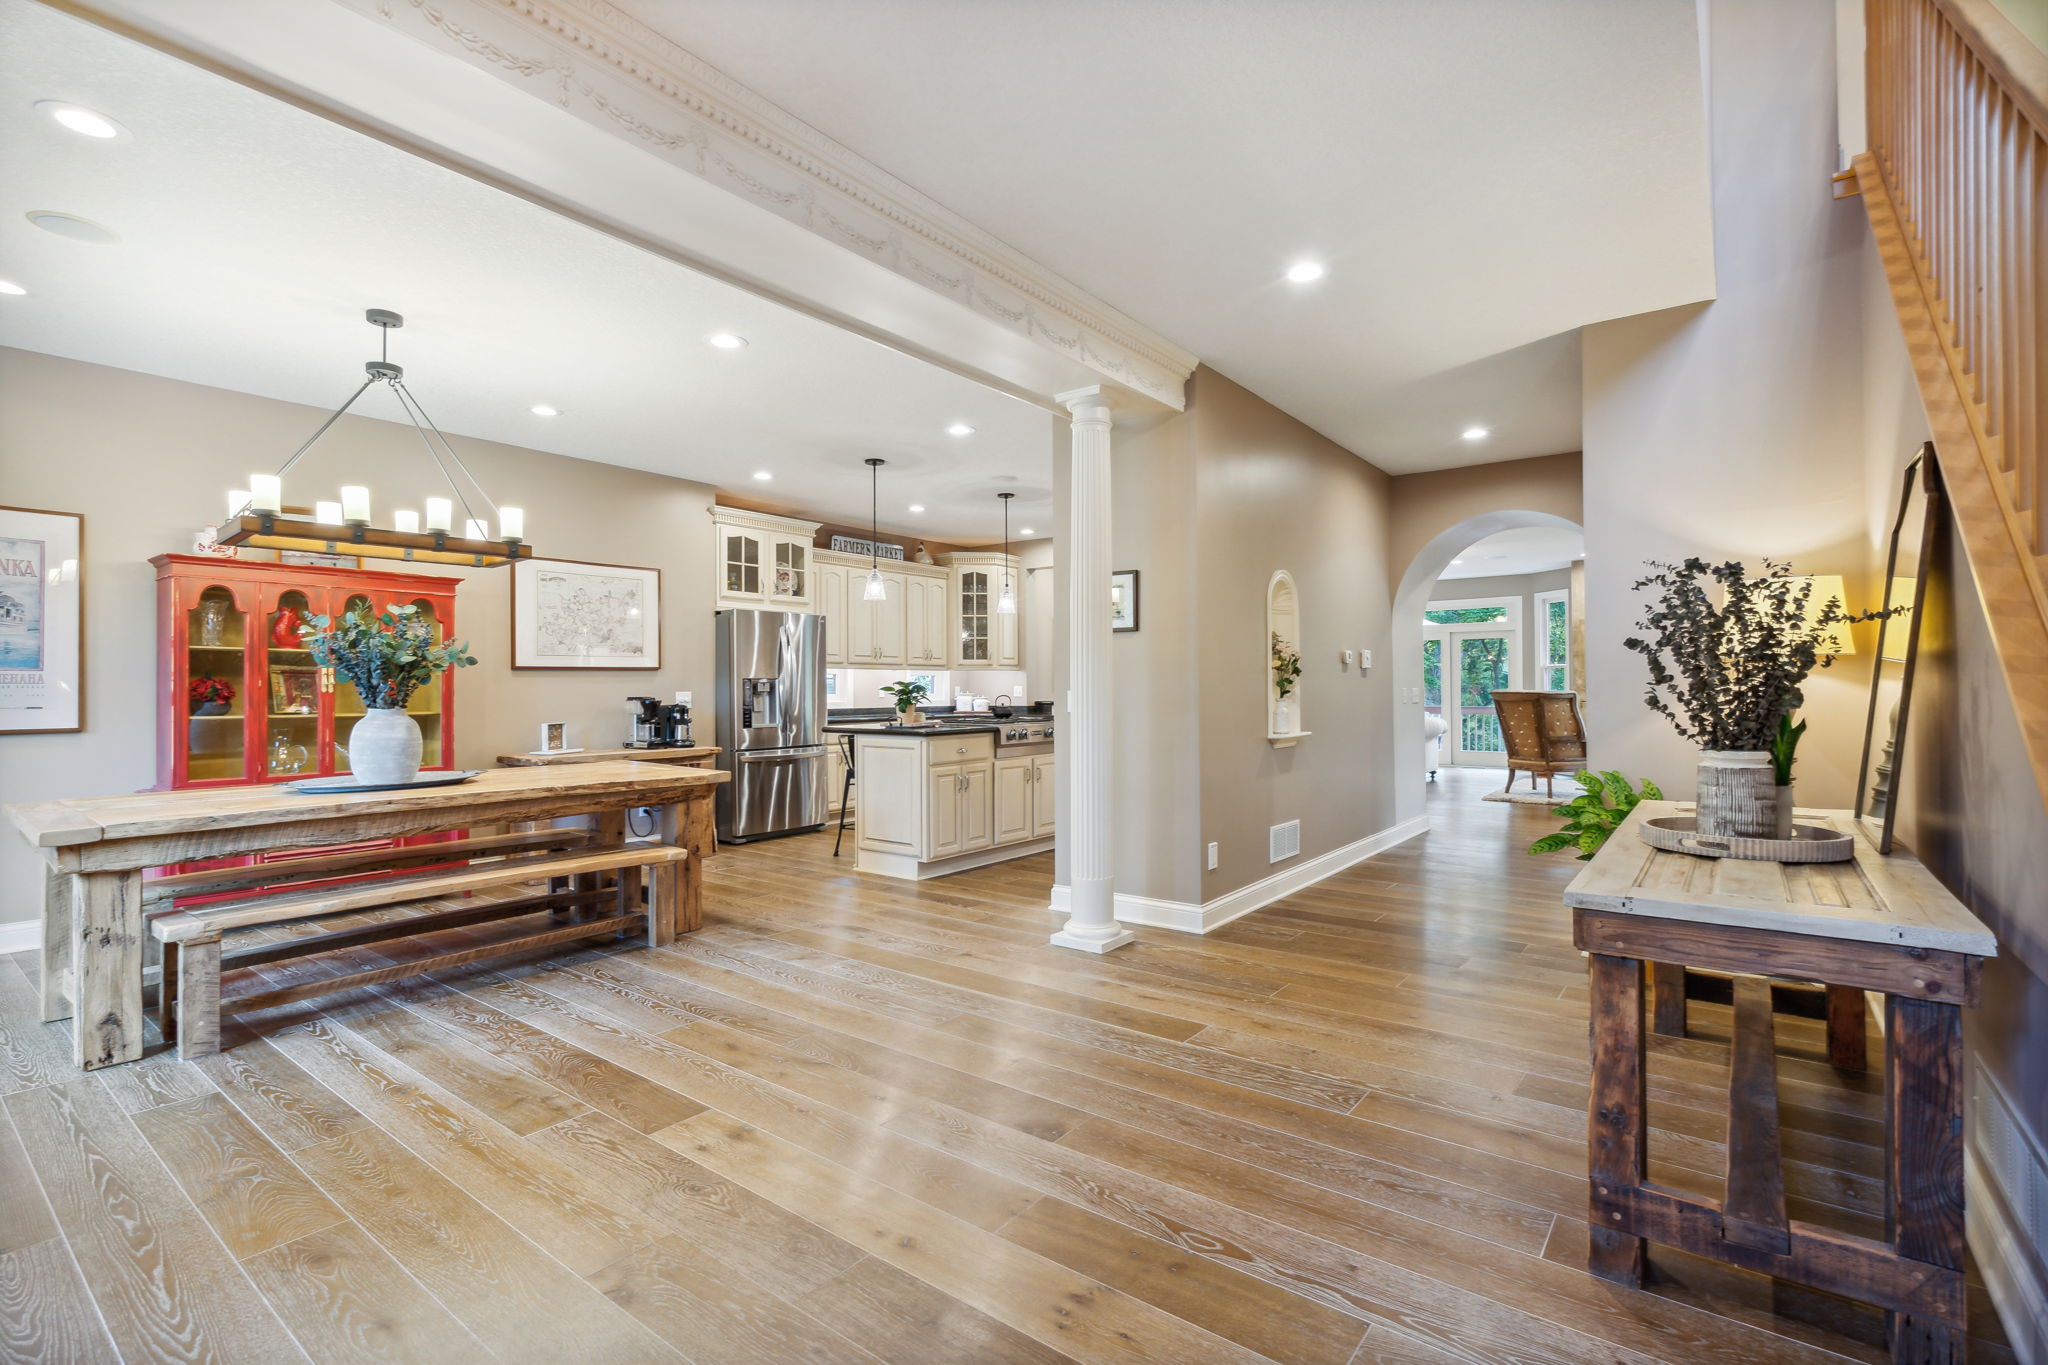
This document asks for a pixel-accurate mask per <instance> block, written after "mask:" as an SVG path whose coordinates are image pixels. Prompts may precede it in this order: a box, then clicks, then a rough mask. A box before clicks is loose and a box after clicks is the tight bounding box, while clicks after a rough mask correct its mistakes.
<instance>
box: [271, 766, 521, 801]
mask: <svg viewBox="0 0 2048 1365" xmlns="http://www.w3.org/2000/svg"><path fill="white" fill-rule="evenodd" d="M482 772H483V769H481V768H465V769H462V770H460V771H456V772H445V773H416V774H414V776H413V779H412V781H410V782H358V781H356V780H355V777H354V776H353V775H352V774H349V773H340V774H338V775H336V776H334V777H309V778H307V779H306V780H305V781H303V782H287V783H285V784H284V786H285V789H286V790H288V791H295V792H300V793H302V794H304V795H307V796H338V795H341V794H343V793H345V792H392V791H411V790H412V789H413V788H414V787H452V786H454V785H455V784H456V783H458V782H467V781H469V780H470V779H471V778H473V777H476V776H478V775H479V774H481V773H482Z"/></svg>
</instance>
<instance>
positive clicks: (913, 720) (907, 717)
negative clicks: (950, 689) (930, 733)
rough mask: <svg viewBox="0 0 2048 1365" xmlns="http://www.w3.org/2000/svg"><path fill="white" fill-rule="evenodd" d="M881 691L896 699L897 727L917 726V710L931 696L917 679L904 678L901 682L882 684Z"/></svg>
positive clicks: (928, 690) (929, 689) (927, 688)
mask: <svg viewBox="0 0 2048 1365" xmlns="http://www.w3.org/2000/svg"><path fill="white" fill-rule="evenodd" d="M882 691H883V692H884V693H886V694H888V695H889V696H891V697H894V698H895V699H896V723H897V724H898V725H915V724H917V720H918V716H917V708H918V707H920V706H922V705H923V704H924V703H925V702H926V701H927V700H929V699H930V697H931V695H932V690H931V688H930V687H928V686H926V685H925V683H924V682H923V680H921V679H918V678H905V679H904V680H903V681H902V682H893V683H887V684H884V685H883V687H882Z"/></svg>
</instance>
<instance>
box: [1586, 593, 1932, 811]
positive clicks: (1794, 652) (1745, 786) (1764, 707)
mask: <svg viewBox="0 0 2048 1365" xmlns="http://www.w3.org/2000/svg"><path fill="white" fill-rule="evenodd" d="M1648 567H1649V568H1650V570H1651V572H1650V573H1649V574H1647V575H1645V576H1644V577H1643V578H1641V579H1639V580H1638V581H1637V582H1636V584H1635V588H1636V591H1638V592H1648V593H1649V594H1650V601H1649V604H1648V606H1647V608H1646V610H1645V611H1644V613H1643V617H1642V620H1641V621H1640V622H1638V623H1637V627H1636V628H1637V629H1638V630H1640V631H1642V632H1643V633H1642V635H1640V636H1635V637H1631V638H1630V639H1627V640H1624V641H1622V645H1623V647H1624V648H1627V649H1630V650H1633V651H1634V652H1635V653H1637V654H1640V655H1642V656H1643V658H1644V660H1645V661H1646V662H1647V663H1648V664H1649V669H1650V686H1649V689H1648V691H1647V692H1646V693H1645V695H1644V700H1645V701H1646V702H1647V703H1648V704H1649V707H1650V709H1651V710H1652V711H1655V712H1656V713H1657V714H1659V715H1661V716H1663V717H1664V718H1665V719H1666V720H1668V721H1670V722H1671V726H1672V728H1673V729H1675V730H1676V731H1677V732H1678V733H1679V735H1680V736H1681V737H1682V738H1684V739H1686V740H1689V741H1690V742H1692V743H1694V744H1697V745H1699V747H1700V750H1701V753H1700V766H1699V831H1700V833H1701V834H1703V835H1707V836H1709V837H1716V838H1724V837H1731V836H1735V837H1750V838H1765V839H1768V838H1773V837H1776V836H1777V834H1778V830H1779V829H1780V828H1781V826H1784V827H1787V832H1788V833H1789V820H1790V813H1791V798H1792V793H1791V772H1792V759H1793V750H1794V749H1795V748H1796V747H1797V745H1798V743H1799V737H1800V735H1802V734H1804V733H1805V730H1806V726H1805V723H1804V722H1801V723H1800V724H1799V725H1797V726H1793V725H1792V724H1791V716H1792V713H1793V712H1794V711H1796V710H1798V709H1799V707H1800V705H1801V704H1802V703H1803V702H1804V701H1805V694H1804V693H1803V692H1802V691H1801V687H1802V686H1803V685H1804V683H1805V682H1806V679H1807V677H1808V675H1810V674H1811V673H1812V672H1813V670H1814V669H1816V668H1826V667H1827V666H1828V665H1829V664H1831V663H1833V662H1834V656H1833V655H1832V654H1830V653H1827V652H1826V651H1825V646H1826V645H1827V643H1828V642H1829V641H1830V640H1831V639H1832V637H1833V636H1834V635H1835V633H1836V632H1837V630H1839V629H1840V628H1841V627H1843V626H1847V625H1853V624H1855V623H1856V622H1859V621H1875V620H1878V619H1879V618H1881V617H1884V616H1888V615H1893V614H1895V612H1896V610H1897V609H1893V610H1890V611H1867V612H1859V613H1854V614H1852V613H1850V612H1847V611H1845V610H1843V607H1842V602H1841V600H1840V599H1839V598H1833V597H1831V598H1829V599H1828V600H1827V601H1826V602H1825V603H1823V604H1822V605H1821V606H1820V608H1819V609H1818V610H1813V609H1812V600H1811V599H1812V596H1813V580H1812V579H1810V578H1805V577H1801V576H1799V575H1796V574H1794V573H1793V572H1792V569H1791V566H1790V565H1789V564H1785V563H1781V562H1778V561H1775V560H1768V559H1767V560H1765V561H1764V565H1763V572H1761V573H1756V574H1752V573H1751V572H1750V571H1749V569H1748V568H1747V567H1746V566H1744V565H1743V564H1742V563H1740V562H1739V561H1734V560H1731V561H1729V562H1727V563H1723V564H1709V563H1708V562H1707V561H1706V560H1704V559H1697V558H1694V559H1687V560H1684V561H1682V562H1680V563H1676V564H1669V563H1663V562H1659V561H1655V560H1653V561H1651V562H1650V564H1649V566H1648ZM1716 588H1718V589H1719V594H1720V600H1719V602H1718V603H1717V602H1716V601H1715V597H1714V593H1713V591H1712V590H1713V589H1716ZM1780 751H1782V761H1780V760H1779V758H1778V757H1777V755H1778V754H1779V752H1780ZM1781 798H1782V799H1781ZM1780 805H1782V806H1784V807H1785V816H1784V818H1783V819H1782V820H1781V818H1780V816H1779V813H1778V808H1779V806H1780Z"/></svg>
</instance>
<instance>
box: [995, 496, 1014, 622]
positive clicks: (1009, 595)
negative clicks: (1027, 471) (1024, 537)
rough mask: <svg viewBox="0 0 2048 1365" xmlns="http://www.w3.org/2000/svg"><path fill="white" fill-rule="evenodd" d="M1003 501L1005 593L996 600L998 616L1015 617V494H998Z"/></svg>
mask: <svg viewBox="0 0 2048 1365" xmlns="http://www.w3.org/2000/svg"><path fill="white" fill-rule="evenodd" d="M996 496H997V497H999V498H1001V499H1002V500H1003V591H1002V595H1001V596H999V597H997V598H996V614H997V615H999V616H1015V615H1016V614H1017V590H1016V589H1015V588H1014V587H1012V586H1011V585H1010V499H1011V498H1014V497H1016V496H1017V495H1016V494H1015V493H998V494H996Z"/></svg>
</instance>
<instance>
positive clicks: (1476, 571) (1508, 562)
mask: <svg viewBox="0 0 2048 1365" xmlns="http://www.w3.org/2000/svg"><path fill="white" fill-rule="evenodd" d="M1585 557H1586V538H1585V536H1584V535H1582V534H1580V533H1579V532H1577V531H1567V530H1565V529H1564V528H1563V527H1556V526H1528V527H1522V528H1520V529H1518V530H1513V531H1496V532H1495V533H1494V534H1492V535H1490V536H1487V537H1486V538H1485V539H1484V540H1475V541H1473V542H1472V544H1471V546H1470V547H1468V548H1467V549H1466V550H1464V551H1463V552H1462V553H1460V554H1459V556H1458V557H1457V558H1456V559H1455V560H1453V561H1451V566H1450V567H1449V568H1448V569H1445V570H1444V571H1443V573H1442V574H1441V575H1440V576H1439V577H1438V580H1437V581H1438V582H1442V581H1443V580H1444V579H1446V578H1497V577H1502V576H1505V575H1508V574H1522V573H1544V572H1547V571H1549V570H1551V569H1563V568H1568V567H1570V565H1571V563H1572V561H1573V560H1575V559H1584V558H1585Z"/></svg>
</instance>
